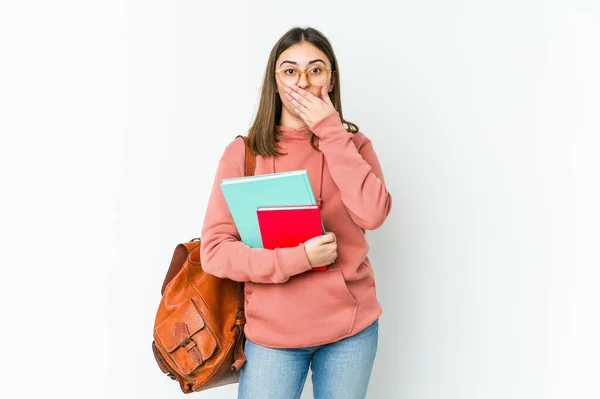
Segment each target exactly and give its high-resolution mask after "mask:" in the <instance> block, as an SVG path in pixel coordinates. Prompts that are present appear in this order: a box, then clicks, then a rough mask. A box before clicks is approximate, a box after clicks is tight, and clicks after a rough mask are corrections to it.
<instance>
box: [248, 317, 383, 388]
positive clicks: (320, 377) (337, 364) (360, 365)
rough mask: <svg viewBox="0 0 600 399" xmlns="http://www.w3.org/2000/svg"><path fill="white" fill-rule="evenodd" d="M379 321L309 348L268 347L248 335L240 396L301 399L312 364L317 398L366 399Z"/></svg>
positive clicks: (375, 351)
mask: <svg viewBox="0 0 600 399" xmlns="http://www.w3.org/2000/svg"><path fill="white" fill-rule="evenodd" d="M378 337H379V321H378V320H376V321H375V322H374V323H373V324H371V325H370V326H369V327H367V328H365V329H364V330H362V331H360V332H359V333H358V334H356V335H354V336H351V337H348V338H344V339H342V340H340V341H336V342H332V343H330V344H325V345H318V346H311V347H307V348H293V349H278V348H267V347H264V346H261V345H258V344H255V343H254V342H252V341H250V340H249V339H246V346H245V349H244V352H245V354H246V359H247V361H246V364H245V365H244V367H242V370H241V374H240V383H239V388H238V398H239V399H263V398H264V399H297V398H299V397H300V395H301V394H302V389H303V387H304V383H305V381H306V376H307V375H308V368H309V366H310V367H311V369H312V373H313V374H312V382H313V392H314V398H315V399H364V398H365V397H366V395H367V387H368V385H369V379H370V377H371V370H372V368H373V362H374V360H375V354H376V353H377V341H378Z"/></svg>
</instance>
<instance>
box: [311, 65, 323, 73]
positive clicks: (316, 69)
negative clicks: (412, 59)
mask: <svg viewBox="0 0 600 399" xmlns="http://www.w3.org/2000/svg"><path fill="white" fill-rule="evenodd" d="M321 72H323V70H322V69H321V68H318V67H315V68H312V69H311V70H310V73H312V74H313V75H317V74H319V73H321Z"/></svg>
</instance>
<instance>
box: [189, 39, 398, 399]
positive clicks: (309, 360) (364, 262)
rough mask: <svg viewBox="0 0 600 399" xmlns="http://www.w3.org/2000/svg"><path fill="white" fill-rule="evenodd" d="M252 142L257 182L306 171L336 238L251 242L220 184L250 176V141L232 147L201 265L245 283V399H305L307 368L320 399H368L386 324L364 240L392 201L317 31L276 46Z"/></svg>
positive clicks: (215, 192) (215, 193) (212, 203)
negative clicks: (381, 321)
mask: <svg viewBox="0 0 600 399" xmlns="http://www.w3.org/2000/svg"><path fill="white" fill-rule="evenodd" d="M248 136H249V142H250V147H251V149H252V151H253V152H254V153H255V154H256V155H257V157H256V172H255V173H256V174H265V173H276V172H284V171H290V170H298V169H306V170H307V171H308V175H309V178H310V181H311V185H312V188H313V191H314V193H315V196H316V198H317V201H318V203H319V204H320V206H321V217H322V219H323V224H324V226H325V228H326V229H327V231H328V233H327V234H326V235H323V236H320V237H315V238H313V239H310V240H308V241H306V242H305V243H304V244H302V245H299V246H297V247H293V248H281V249H275V250H267V249H262V248H250V247H249V246H247V245H245V244H244V243H242V242H241V241H240V239H239V234H238V232H237V229H236V226H235V223H234V222H233V219H232V216H231V214H230V212H229V209H228V207H227V203H226V202H225V199H224V197H223V194H222V192H221V189H220V186H219V183H220V181H221V179H225V178H230V177H239V176H243V175H244V143H243V141H242V140H239V139H238V140H234V141H232V142H231V144H229V145H228V146H227V148H226V149H225V151H224V153H223V156H222V157H221V160H220V162H219V165H218V168H217V173H216V178H215V181H214V186H213V189H212V192H211V195H210V199H209V203H208V207H207V210H206V215H205V218H204V225H203V228H202V251H201V258H202V265H203V267H204V269H205V270H206V271H207V272H208V273H211V274H214V275H215V276H218V277H226V278H229V279H232V280H236V281H244V282H246V284H245V294H246V302H245V305H246V308H245V312H246V320H247V322H246V325H245V333H246V338H247V340H246V344H245V348H244V351H245V354H246V358H247V361H246V364H245V365H244V366H243V368H242V370H241V375H240V384H239V398H249V399H256V398H266V399H280V398H281V399H291V398H299V397H300V395H301V392H302V389H303V386H304V383H305V380H306V376H307V374H308V370H309V367H311V368H312V372H313V377H312V378H313V387H314V397H315V398H328V399H336V398H340V399H354V398H357V399H358V398H364V397H365V395H366V392H367V386H368V383H369V378H370V375H371V370H372V367H373V361H374V359H375V353H376V351H377V340H378V318H379V315H380V314H381V306H380V304H379V302H378V301H377V297H376V294H375V281H374V276H373V269H372V268H371V263H370V261H369V258H368V257H367V253H368V251H369V246H368V243H367V241H366V239H365V230H369V229H375V228H377V227H379V226H380V225H381V224H382V223H383V222H384V220H385V219H386V217H387V215H388V214H389V212H390V208H391V197H390V194H389V193H388V191H387V190H386V187H385V183H384V179H383V174H382V171H381V167H380V165H379V161H378V160H377V156H376V155H375V151H374V150H373V145H372V144H371V141H370V140H369V139H368V138H367V137H366V136H365V135H364V134H362V133H360V132H359V131H358V127H357V126H356V125H355V124H353V123H350V122H348V121H346V120H344V118H343V117H342V105H341V99H340V74H339V67H338V64H337V60H336V57H335V55H334V53H333V49H332V47H331V44H330V43H329V41H328V40H327V38H326V37H325V36H323V34H321V33H320V32H319V31H317V30H315V29H311V28H308V29H301V28H294V29H291V30H290V31H288V32H287V33H285V34H284V35H283V37H281V39H279V41H278V42H277V43H276V44H275V46H274V47H273V50H272V51H271V55H270V56H269V60H268V63H267V70H266V73H265V76H264V81H263V86H262V94H261V98H260V105H259V108H258V112H257V115H256V119H255V120H254V123H253V125H252V126H251V127H250V130H249V134H248ZM320 265H329V266H328V269H327V271H324V272H323V271H311V268H312V267H316V266H320Z"/></svg>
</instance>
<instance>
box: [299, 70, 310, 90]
mask: <svg viewBox="0 0 600 399" xmlns="http://www.w3.org/2000/svg"><path fill="white" fill-rule="evenodd" d="M308 86H310V83H308V78H307V76H306V72H304V73H302V74H300V80H299V81H298V87H300V88H302V89H306V88H307V87H308Z"/></svg>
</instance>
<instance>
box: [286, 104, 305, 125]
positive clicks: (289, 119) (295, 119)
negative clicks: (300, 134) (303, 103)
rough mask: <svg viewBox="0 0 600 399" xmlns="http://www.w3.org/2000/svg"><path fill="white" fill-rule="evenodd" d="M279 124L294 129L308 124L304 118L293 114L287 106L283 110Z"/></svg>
mask: <svg viewBox="0 0 600 399" xmlns="http://www.w3.org/2000/svg"><path fill="white" fill-rule="evenodd" d="M279 124H280V125H281V126H285V127H289V128H292V129H300V128H303V127H305V126H306V123H304V121H303V120H302V118H300V117H299V116H297V115H292V114H291V113H290V112H289V111H288V110H287V109H286V108H285V107H283V109H282V110H281V119H280V120H279Z"/></svg>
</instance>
